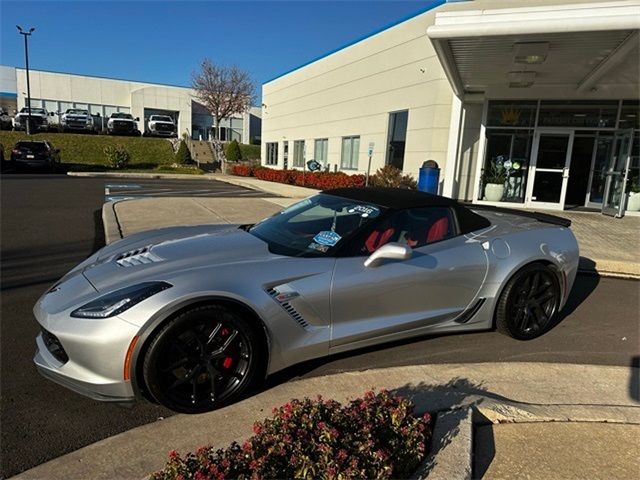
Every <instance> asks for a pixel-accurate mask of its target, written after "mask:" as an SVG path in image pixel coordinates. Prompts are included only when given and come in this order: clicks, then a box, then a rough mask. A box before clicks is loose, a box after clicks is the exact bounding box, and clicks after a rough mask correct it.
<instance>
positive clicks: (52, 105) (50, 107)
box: [44, 100, 58, 113]
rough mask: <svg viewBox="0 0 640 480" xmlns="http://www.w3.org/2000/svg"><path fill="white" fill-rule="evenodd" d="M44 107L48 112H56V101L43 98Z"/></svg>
mask: <svg viewBox="0 0 640 480" xmlns="http://www.w3.org/2000/svg"><path fill="white" fill-rule="evenodd" d="M44 108H46V109H47V112H49V113H57V112H58V102H56V101H55V100H45V101H44Z"/></svg>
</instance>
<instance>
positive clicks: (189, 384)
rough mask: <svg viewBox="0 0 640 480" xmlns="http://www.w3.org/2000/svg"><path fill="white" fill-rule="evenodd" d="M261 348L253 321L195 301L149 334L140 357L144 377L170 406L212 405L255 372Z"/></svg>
mask: <svg viewBox="0 0 640 480" xmlns="http://www.w3.org/2000/svg"><path fill="white" fill-rule="evenodd" d="M262 348H263V345H262V341H261V337H260V336H259V335H258V334H257V332H256V330H255V327H254V326H253V325H252V324H251V323H250V322H248V321H247V320H246V319H245V318H243V317H242V316H241V315H239V314H238V313H236V312H234V311H231V310H229V309H227V308H225V307H222V306H219V305H206V306H200V307H196V308H193V309H191V310H188V311H186V312H183V313H182V314H180V315H178V316H177V317H175V318H174V319H172V320H171V321H170V322H169V323H168V324H167V325H165V326H164V327H163V328H162V329H161V330H160V331H159V332H158V333H157V335H156V336H155V337H154V338H153V340H152V341H151V343H150V345H149V348H148V350H147V353H146V355H145V358H144V363H143V377H144V382H145V384H146V387H147V389H148V391H149V393H150V394H151V395H152V396H153V398H154V399H155V400H156V401H157V402H158V403H160V404H162V405H164V406H166V407H167V408H170V409H171V410H175V411H177V412H182V413H201V412H206V411H209V410H213V409H215V408H218V407H220V406H222V405H224V404H227V403H230V402H233V401H234V400H237V399H238V398H239V397H240V396H241V395H242V393H244V392H245V391H246V390H247V389H248V388H249V387H250V386H251V385H252V384H253V383H254V381H255V380H256V379H257V378H258V377H259V371H260V365H261V362H260V358H261V357H262V353H263V350H262Z"/></svg>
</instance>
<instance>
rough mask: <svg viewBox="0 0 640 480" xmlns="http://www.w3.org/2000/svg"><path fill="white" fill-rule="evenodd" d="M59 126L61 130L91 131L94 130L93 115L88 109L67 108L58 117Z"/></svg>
mask: <svg viewBox="0 0 640 480" xmlns="http://www.w3.org/2000/svg"><path fill="white" fill-rule="evenodd" d="M60 127H61V128H62V131H63V132H69V131H72V130H73V131H81V132H90V133H93V132H95V130H96V127H95V125H94V121H93V116H92V115H91V114H90V113H89V110H83V109H81V108H69V109H67V111H66V112H64V113H63V114H62V117H60Z"/></svg>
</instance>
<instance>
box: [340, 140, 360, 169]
mask: <svg viewBox="0 0 640 480" xmlns="http://www.w3.org/2000/svg"><path fill="white" fill-rule="evenodd" d="M359 151H360V137H342V158H341V160H340V168H342V169H343V170H357V169H358V152H359Z"/></svg>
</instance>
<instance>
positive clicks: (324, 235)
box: [313, 232, 342, 247]
mask: <svg viewBox="0 0 640 480" xmlns="http://www.w3.org/2000/svg"><path fill="white" fill-rule="evenodd" d="M341 238H342V237H341V236H340V235H338V234H337V233H336V232H320V233H318V234H317V235H316V236H315V237H313V240H314V241H315V242H316V243H319V244H320V245H328V246H329V247H333V246H334V245H335V244H336V243H338V242H339V241H340V239H341Z"/></svg>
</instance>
